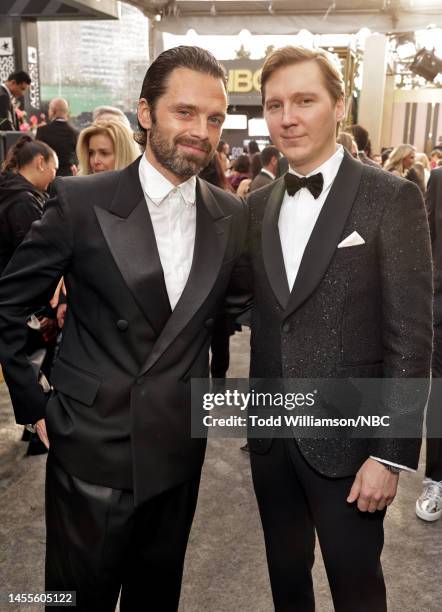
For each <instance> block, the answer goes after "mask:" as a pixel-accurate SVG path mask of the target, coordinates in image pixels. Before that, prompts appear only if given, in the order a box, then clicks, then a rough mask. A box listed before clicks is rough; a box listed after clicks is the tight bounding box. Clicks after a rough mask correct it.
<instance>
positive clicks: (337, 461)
mask: <svg viewBox="0 0 442 612" xmlns="http://www.w3.org/2000/svg"><path fill="white" fill-rule="evenodd" d="M284 190H285V186H284V179H283V178H280V179H278V180H277V181H275V183H273V184H272V185H269V186H268V187H264V188H262V189H260V190H258V191H256V192H254V193H252V194H251V195H250V196H249V199H248V204H249V209H250V228H249V248H250V256H251V262H252V267H253V276H254V300H255V301H254V306H253V310H252V337H251V370H250V375H251V377H256V378H346V377H354V378H404V377H410V378H423V379H426V378H428V377H429V372H430V361H431V349H432V270H431V251H430V238H429V231H428V222H427V217H426V212H425V207H424V203H423V200H422V197H421V195H420V192H419V190H418V189H417V188H416V186H415V185H414V184H412V183H411V182H409V181H405V180H404V179H400V178H398V177H396V176H393V175H392V174H390V173H388V172H385V171H384V170H382V169H377V168H374V167H371V166H368V165H364V164H361V163H359V162H358V161H355V160H354V159H353V158H352V157H351V156H350V155H348V154H347V153H346V154H345V156H344V159H343V161H342V164H341V166H340V169H339V172H338V174H337V176H336V178H335V181H334V183H333V185H332V188H331V190H330V192H329V195H328V197H327V199H326V201H325V203H324V205H323V208H322V210H321V213H320V215H319V217H318V220H317V222H316V224H315V227H314V229H313V232H312V234H311V237H310V240H309V242H308V244H307V246H306V249H305V252H304V255H303V258H302V262H301V265H300V269H299V272H298V275H297V278H296V280H295V284H294V287H293V290H292V292H290V290H289V286H288V282H287V278H286V274H285V268H284V261H283V255H282V250H281V244H280V239H279V231H278V218H279V210H280V206H281V203H282V199H283V195H284ZM354 231H357V232H358V233H359V234H360V235H361V236H362V237H363V239H364V240H365V244H363V245H358V246H353V247H346V248H337V245H338V244H339V243H340V242H341V241H342V240H344V239H345V238H346V237H347V236H349V235H350V234H351V233H352V232H354ZM424 388H426V382H424ZM409 399H410V405H408V406H407V410H408V411H409V414H411V415H412V416H413V417H414V418H415V419H416V420H417V423H420V422H421V421H422V415H423V410H424V406H425V401H426V393H424V394H422V393H420V394H417V395H416V397H414V396H412V397H410V398H409ZM395 402H396V400H395V399H394V398H391V403H390V404H387V405H386V406H385V407H384V412H385V413H386V414H392V413H394V411H397V410H400V409H401V408H402V407H401V406H398V405H396V403H395ZM313 414H314V412H313ZM271 443H272V440H271V438H267V439H265V438H264V439H250V447H251V450H252V452H257V453H266V452H267V451H268V449H269V448H270V445H271ZM297 443H298V445H299V448H300V450H301V452H302V454H303V455H304V457H305V459H306V460H307V461H308V462H309V464H310V465H311V466H313V467H314V468H315V469H317V470H318V471H319V472H320V473H322V474H324V475H327V476H330V477H343V476H350V475H352V474H354V473H355V472H356V471H357V470H358V469H359V467H360V466H361V464H362V463H363V462H364V461H365V459H367V457H369V456H370V455H371V456H375V457H379V458H382V459H385V460H387V461H390V462H393V463H397V464H400V465H406V466H409V467H410V468H416V467H417V463H418V457H419V449H420V439H381V438H377V439H372V440H367V439H353V440H344V439H323V440H313V439H307V438H299V439H297Z"/></svg>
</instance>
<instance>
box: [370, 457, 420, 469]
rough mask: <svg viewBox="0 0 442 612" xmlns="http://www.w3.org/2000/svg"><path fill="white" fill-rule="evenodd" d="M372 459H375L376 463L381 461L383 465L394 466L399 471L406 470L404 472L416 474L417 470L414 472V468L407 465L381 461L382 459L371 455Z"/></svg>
mask: <svg viewBox="0 0 442 612" xmlns="http://www.w3.org/2000/svg"><path fill="white" fill-rule="evenodd" d="M370 459H375V460H376V461H380V462H381V463H386V464H387V465H392V466H393V467H395V468H398V469H399V470H404V472H412V473H414V472H416V470H413V469H412V468H409V467H407V466H406V465H400V464H399V463H393V461H386V460H385V459H380V457H373V456H371V455H370Z"/></svg>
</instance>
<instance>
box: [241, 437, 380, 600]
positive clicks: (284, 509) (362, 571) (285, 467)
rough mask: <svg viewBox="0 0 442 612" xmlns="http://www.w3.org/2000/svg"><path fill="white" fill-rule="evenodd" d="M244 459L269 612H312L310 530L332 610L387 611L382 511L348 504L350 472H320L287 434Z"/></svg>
mask: <svg viewBox="0 0 442 612" xmlns="http://www.w3.org/2000/svg"><path fill="white" fill-rule="evenodd" d="M250 457H251V464H252V475H253V484H254V487H255V493H256V496H257V500H258V506H259V511H260V515H261V521H262V525H263V529H264V539H265V545H266V553H267V562H268V567H269V574H270V582H271V587H272V594H273V601H274V605H275V611H276V612H314V611H315V601H314V594H313V583H312V575H311V570H312V567H313V563H314V550H315V531H316V533H317V535H318V539H319V544H320V546H321V552H322V557H323V559H324V565H325V569H326V572H327V577H328V581H329V585H330V590H331V593H332V598H333V604H334V608H335V610H336V612H386V610H387V605H386V593H385V584H384V578H383V574H382V568H381V563H380V556H381V552H382V547H383V543H384V532H383V520H384V517H385V511H377V512H375V513H373V514H371V513H368V512H360V511H359V510H358V509H357V507H356V504H348V503H347V501H346V499H347V496H348V494H349V492H350V489H351V486H352V484H353V480H354V477H353V476H351V477H349V478H337V479H334V478H328V477H326V476H322V475H321V474H319V473H318V472H316V471H315V470H314V469H313V468H311V467H310V465H309V464H308V463H307V462H306V460H305V459H304V457H303V456H302V454H301V453H300V451H299V449H298V446H297V444H296V443H295V441H294V440H293V439H275V440H273V443H272V446H271V448H270V450H269V452H268V453H266V454H262V455H259V454H256V453H251V456H250Z"/></svg>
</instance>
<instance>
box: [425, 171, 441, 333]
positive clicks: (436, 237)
mask: <svg viewBox="0 0 442 612" xmlns="http://www.w3.org/2000/svg"><path fill="white" fill-rule="evenodd" d="M426 205H427V210H428V218H429V221H430V232H431V242H432V246H433V261H434V324H435V325H438V326H440V325H442V168H435V169H434V170H433V171H432V172H431V175H430V180H429V181H428V187H427V195H426Z"/></svg>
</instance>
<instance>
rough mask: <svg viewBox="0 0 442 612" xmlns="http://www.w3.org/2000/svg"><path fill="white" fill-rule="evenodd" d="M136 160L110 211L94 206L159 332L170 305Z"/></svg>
mask: <svg viewBox="0 0 442 612" xmlns="http://www.w3.org/2000/svg"><path fill="white" fill-rule="evenodd" d="M138 163H139V161H138V160H136V161H135V162H134V163H133V164H131V165H130V166H129V167H128V168H126V169H125V170H123V171H122V172H121V178H120V181H119V183H118V187H117V190H116V193H115V197H114V199H113V201H112V204H111V207H110V210H109V211H108V210H105V209H103V208H100V207H98V206H95V207H94V210H95V213H96V215H97V218H98V221H99V223H100V226H101V230H102V232H103V234H104V237H105V240H106V242H107V245H108V247H109V250H110V252H111V253H112V256H113V258H114V260H115V263H116V264H117V266H118V268H119V270H120V272H121V274H122V276H123V278H124V281H125V283H126V284H127V286H128V288H129V290H130V292H131V294H132V296H133V298H134V299H135V301H136V302H137V304H138V306H139V308H140V310H141V311H142V312H143V314H144V316H145V317H146V318H147V319H148V321H149V322H150V324H151V326H152V327H153V329H154V330H155V332H156V333H157V335H160V333H161V331H162V329H163V328H164V326H165V324H166V321H167V320H168V318H169V316H170V313H171V308H170V303H169V298H168V295H167V290H166V285H165V282H164V274H163V269H162V267H161V261H160V256H159V254H158V249H157V244H156V240H155V234H154V230H153V226H152V221H151V219H150V215H149V210H148V208H147V204H146V200H145V197H144V193H143V190H142V188H141V184H140V179H139V175H138Z"/></svg>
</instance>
